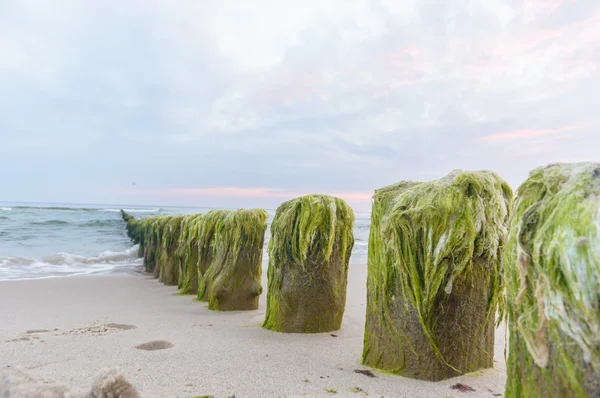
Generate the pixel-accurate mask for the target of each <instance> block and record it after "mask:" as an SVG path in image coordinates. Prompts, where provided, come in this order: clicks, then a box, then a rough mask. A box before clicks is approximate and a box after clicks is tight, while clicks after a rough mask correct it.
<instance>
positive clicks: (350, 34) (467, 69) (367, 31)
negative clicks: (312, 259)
mask: <svg viewBox="0 0 600 398" xmlns="http://www.w3.org/2000/svg"><path fill="white" fill-rule="evenodd" d="M599 62H600V2H598V1H595V0H486V1H474V0H454V1H447V0H437V1H435V0H402V1H400V0H356V1H353V0H303V1H286V0H254V1H252V2H246V1H241V0H235V1H233V0H214V1H213V0H205V1H197V0H179V1H176V2H169V1H164V0H160V1H159V0H129V1H122V0H102V1H100V0H88V1H81V0H54V1H51V2H50V1H42V0H39V1H33V0H31V1H30V0H5V1H1V2H0V184H1V189H0V201H33V202H75V203H123V204H163V205H198V206H217V207H218V206H225V207H231V206H233V207H238V206H263V207H267V208H273V207H275V206H277V205H278V204H279V203H280V202H281V201H283V200H285V199H288V198H290V197H293V196H297V195H302V194H305V193H313V192H315V193H331V194H336V195H339V196H341V197H344V198H346V199H347V200H348V201H349V202H350V203H351V204H353V205H354V206H355V208H356V209H358V210H368V209H369V208H370V196H371V193H372V191H373V190H374V189H375V188H378V187H381V186H384V185H387V184H390V183H394V182H397V181H400V180H406V179H408V180H430V179H433V178H437V177H441V176H443V175H445V174H447V173H448V172H450V171H451V170H453V169H457V168H461V169H471V170H476V169H491V170H494V171H496V172H498V173H499V174H500V175H501V176H503V177H504V178H505V179H506V180H507V181H508V182H509V183H510V184H511V185H512V186H513V187H515V188H516V187H517V186H518V184H519V183H520V182H521V181H523V179H524V178H525V177H526V176H527V173H528V172H529V170H531V169H532V168H534V167H536V166H539V165H544V164H546V163H549V162H556V161H569V162H571V161H582V160H599V158H600V155H599V153H600V152H599V148H600V129H599V128H598V127H599V124H600V112H599V111H598V99H597V97H598V93H599V92H600V69H599ZM134 181H135V183H136V184H135V185H133V184H132V182H134Z"/></svg>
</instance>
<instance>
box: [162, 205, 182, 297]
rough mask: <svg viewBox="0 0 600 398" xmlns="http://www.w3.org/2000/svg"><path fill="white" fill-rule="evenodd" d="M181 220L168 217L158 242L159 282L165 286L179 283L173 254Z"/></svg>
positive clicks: (177, 265) (180, 217)
mask: <svg viewBox="0 0 600 398" xmlns="http://www.w3.org/2000/svg"><path fill="white" fill-rule="evenodd" d="M182 219H183V216H172V217H168V220H167V222H166V223H165V224H164V227H163V231H162V236H161V241H160V249H161V255H160V258H159V262H160V273H159V281H160V282H163V283H164V284H165V285H177V284H178V283H179V264H178V262H177V258H176V255H175V252H176V251H177V247H178V246H179V235H180V233H181V221H182Z"/></svg>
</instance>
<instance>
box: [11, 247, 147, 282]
mask: <svg viewBox="0 0 600 398" xmlns="http://www.w3.org/2000/svg"><path fill="white" fill-rule="evenodd" d="M136 253H137V246H133V247H131V248H128V249H126V250H124V251H110V250H109V251H105V252H103V253H100V254H98V255H96V256H89V257H86V256H82V255H77V254H72V253H58V254H55V255H51V256H46V257H42V258H23V257H2V256H0V280H21V279H46V278H54V277H61V276H77V275H89V274H98V273H107V272H111V271H113V270H116V269H119V268H132V267H135V266H138V265H140V264H141V259H140V258H137V256H136Z"/></svg>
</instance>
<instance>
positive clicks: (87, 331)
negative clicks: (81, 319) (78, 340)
mask: <svg viewBox="0 0 600 398" xmlns="http://www.w3.org/2000/svg"><path fill="white" fill-rule="evenodd" d="M132 329H137V326H135V325H125V324H121V323H106V324H103V323H92V324H90V325H88V326H85V327H82V328H77V329H73V330H69V331H67V332H63V333H61V335H63V336H64V335H79V336H82V335H83V336H104V335H107V334H110V333H116V332H120V331H122V330H132Z"/></svg>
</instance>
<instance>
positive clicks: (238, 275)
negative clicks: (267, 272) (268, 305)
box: [204, 209, 267, 311]
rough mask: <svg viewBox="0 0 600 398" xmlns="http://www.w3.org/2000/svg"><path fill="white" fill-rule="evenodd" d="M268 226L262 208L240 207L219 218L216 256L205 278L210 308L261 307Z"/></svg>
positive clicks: (242, 308)
mask: <svg viewBox="0 0 600 398" xmlns="http://www.w3.org/2000/svg"><path fill="white" fill-rule="evenodd" d="M266 229H267V212H266V211H264V210H261V209H251V210H246V209H243V210H236V211H233V212H230V213H228V214H227V215H226V216H225V217H221V218H220V219H218V221H217V223H216V225H215V231H214V259H213V261H212V262H211V265H210V268H209V269H208V270H207V271H206V275H205V278H204V279H205V281H206V290H205V296H206V298H207V300H208V308H209V309H211V310H215V311H238V310H255V309H257V308H258V298H259V296H260V294H261V293H262V286H261V283H260V278H261V274H262V251H263V243H264V239H265V231H266Z"/></svg>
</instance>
